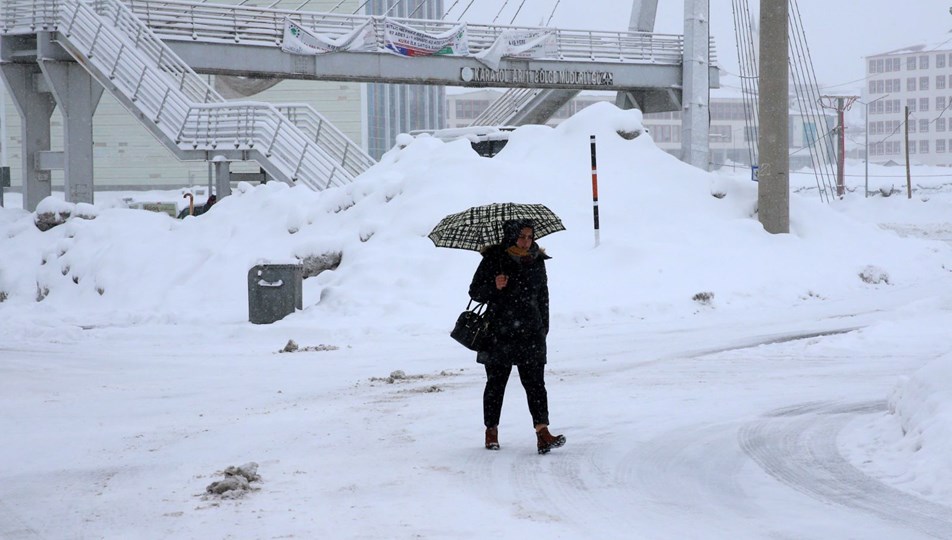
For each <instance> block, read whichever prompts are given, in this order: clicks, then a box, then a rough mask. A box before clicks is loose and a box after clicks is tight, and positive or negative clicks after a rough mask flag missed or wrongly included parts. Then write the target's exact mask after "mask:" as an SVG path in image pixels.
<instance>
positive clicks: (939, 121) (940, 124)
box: [935, 117, 945, 131]
mask: <svg viewBox="0 0 952 540" xmlns="http://www.w3.org/2000/svg"><path fill="white" fill-rule="evenodd" d="M935 130H936V131H945V117H939V118H936V119H935Z"/></svg>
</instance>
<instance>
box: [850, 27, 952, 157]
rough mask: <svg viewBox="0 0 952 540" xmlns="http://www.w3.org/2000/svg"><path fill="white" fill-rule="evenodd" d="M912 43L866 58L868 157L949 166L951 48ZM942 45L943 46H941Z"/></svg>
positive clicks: (951, 138)
mask: <svg viewBox="0 0 952 540" xmlns="http://www.w3.org/2000/svg"><path fill="white" fill-rule="evenodd" d="M945 43H948V41H946V42H943V44H942V45H916V46H911V47H906V48H903V49H897V50H895V51H890V52H886V53H882V54H875V55H872V56H867V57H866V79H867V83H866V88H865V89H864V91H863V102H865V103H868V104H869V105H868V107H864V108H868V111H869V115H868V118H867V120H868V122H869V133H867V138H868V144H869V160H870V161H871V162H876V163H887V162H890V161H892V162H897V163H904V162H905V161H906V158H905V129H906V126H905V110H906V108H907V107H908V108H909V162H910V163H918V164H922V165H946V166H948V165H952V111H950V110H949V109H952V47H949V46H947V45H945ZM943 46H944V48H943Z"/></svg>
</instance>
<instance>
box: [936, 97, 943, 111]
mask: <svg viewBox="0 0 952 540" xmlns="http://www.w3.org/2000/svg"><path fill="white" fill-rule="evenodd" d="M935 110H937V111H943V110H945V96H936V97H935Z"/></svg>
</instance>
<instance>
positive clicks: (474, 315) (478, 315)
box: [450, 299, 489, 352]
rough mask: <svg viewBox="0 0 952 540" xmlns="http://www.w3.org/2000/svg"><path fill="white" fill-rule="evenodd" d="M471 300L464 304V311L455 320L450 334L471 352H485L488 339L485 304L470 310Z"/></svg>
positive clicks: (487, 320) (487, 319) (477, 305)
mask: <svg viewBox="0 0 952 540" xmlns="http://www.w3.org/2000/svg"><path fill="white" fill-rule="evenodd" d="M472 304H473V300H472V299H470V301H469V303H468V304H466V310H465V311H463V312H462V313H460V314H459V317H457V318H456V326H454V327H453V331H452V332H450V337H452V338H453V339H455V340H456V341H458V342H459V343H460V345H462V346H463V347H466V348H467V349H469V350H471V351H477V352H479V351H482V350H485V346H486V344H487V341H488V337H489V317H487V316H486V304H476V306H475V307H473V308H472V309H470V306H471V305H472Z"/></svg>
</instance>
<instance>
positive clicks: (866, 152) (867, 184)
mask: <svg viewBox="0 0 952 540" xmlns="http://www.w3.org/2000/svg"><path fill="white" fill-rule="evenodd" d="M887 97H889V94H886V95H884V96H879V97H878V98H876V99H874V100H872V101H870V102H869V103H866V102H865V101H860V103H862V104H863V108H864V109H865V110H864V112H863V114H864V115H865V116H866V118H865V120H866V136H865V137H864V142H865V144H864V145H865V150H864V154H863V161H865V166H866V182H865V185H866V188H865V193H866V197H869V106H870V105H872V104H873V103H876V102H877V101H879V100H881V99H885V98H887Z"/></svg>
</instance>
